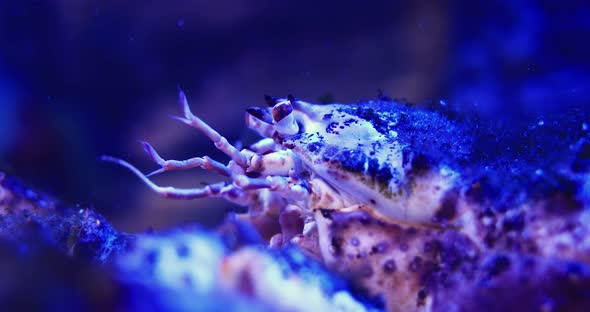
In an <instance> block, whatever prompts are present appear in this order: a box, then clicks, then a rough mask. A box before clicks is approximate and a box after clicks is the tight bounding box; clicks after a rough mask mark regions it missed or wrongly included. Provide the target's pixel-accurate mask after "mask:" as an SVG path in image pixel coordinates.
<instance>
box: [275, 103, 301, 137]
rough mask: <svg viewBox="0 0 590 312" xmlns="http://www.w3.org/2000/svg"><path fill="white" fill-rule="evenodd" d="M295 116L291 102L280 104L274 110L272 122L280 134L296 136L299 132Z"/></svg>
mask: <svg viewBox="0 0 590 312" xmlns="http://www.w3.org/2000/svg"><path fill="white" fill-rule="evenodd" d="M294 115H295V114H293V106H292V105H291V103H290V102H289V101H286V102H281V103H278V104H277V105H275V106H274V107H273V108H272V120H273V122H274V124H275V126H276V130H277V132H278V133H279V134H282V135H294V134H297V133H298V132H299V126H298V125H297V122H296V120H295V116H294Z"/></svg>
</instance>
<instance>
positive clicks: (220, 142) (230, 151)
mask: <svg viewBox="0 0 590 312" xmlns="http://www.w3.org/2000/svg"><path fill="white" fill-rule="evenodd" d="M178 92H179V93H178V101H179V103H180V106H181V108H182V111H183V113H184V118H183V117H178V116H171V118H173V119H176V120H179V121H181V122H183V123H185V124H187V125H189V126H191V127H193V128H197V129H199V130H201V132H203V133H204V134H205V135H206V136H207V137H209V139H211V141H213V143H214V144H215V147H217V149H219V150H220V151H222V152H224V153H225V154H226V155H227V156H229V157H230V158H231V159H232V160H233V161H235V162H236V163H237V164H238V165H240V166H242V167H245V166H246V162H247V159H246V157H244V155H242V154H241V153H240V151H238V149H237V148H235V147H234V146H233V145H231V144H230V143H229V142H228V141H227V139H226V138H224V137H223V136H221V135H220V134H219V132H217V131H215V129H213V128H211V126H209V125H208V124H207V123H205V122H204V121H202V120H201V119H200V118H199V117H197V116H195V115H194V114H193V113H192V112H191V109H190V107H189V105H188V101H187V99H186V96H185V94H184V92H182V90H179V91H178Z"/></svg>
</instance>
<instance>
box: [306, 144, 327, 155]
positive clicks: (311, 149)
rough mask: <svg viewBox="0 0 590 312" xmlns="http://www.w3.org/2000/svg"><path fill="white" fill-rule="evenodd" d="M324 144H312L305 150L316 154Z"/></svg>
mask: <svg viewBox="0 0 590 312" xmlns="http://www.w3.org/2000/svg"><path fill="white" fill-rule="evenodd" d="M323 145H324V144H323V143H321V142H313V143H310V144H308V145H307V150H308V151H309V152H311V153H315V152H317V151H318V150H319V149H321V148H322V146H323Z"/></svg>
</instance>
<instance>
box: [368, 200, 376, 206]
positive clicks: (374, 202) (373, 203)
mask: <svg viewBox="0 0 590 312" xmlns="http://www.w3.org/2000/svg"><path fill="white" fill-rule="evenodd" d="M369 202H370V203H371V204H372V205H375V204H377V202H376V201H375V200H374V199H372V198H371V199H369Z"/></svg>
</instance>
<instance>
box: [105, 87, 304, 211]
mask: <svg viewBox="0 0 590 312" xmlns="http://www.w3.org/2000/svg"><path fill="white" fill-rule="evenodd" d="M179 101H180V105H181V107H182V110H183V113H184V117H175V116H174V117H172V118H174V119H176V120H179V121H182V122H183V123H185V124H187V125H190V126H192V127H194V128H197V129H199V130H201V131H202V132H203V133H204V134H205V135H207V136H208V137H209V138H210V139H211V140H212V141H213V143H214V144H215V146H216V147H217V149H219V150H220V151H222V152H224V153H225V154H226V155H228V156H229V157H230V158H231V159H232V161H230V162H229V164H228V165H224V164H222V163H220V162H218V161H215V160H213V159H211V158H209V157H207V156H204V157H193V158H190V159H186V160H165V159H163V158H162V157H160V155H159V154H158V152H157V151H156V150H155V149H154V148H153V147H152V146H151V145H150V144H149V143H147V142H141V143H142V144H143V147H144V150H145V151H146V153H147V154H148V156H149V157H150V159H151V160H152V161H154V162H155V163H157V164H158V165H160V167H161V168H160V169H158V170H155V171H153V172H152V173H150V174H148V175H144V174H143V173H142V172H141V171H139V170H138V169H137V168H135V167H134V166H133V165H131V164H129V163H128V162H126V161H124V160H121V159H118V158H114V157H110V156H103V157H101V159H102V160H104V161H109V162H113V163H116V164H119V165H121V166H123V167H125V168H127V169H129V170H130V171H131V172H133V173H134V174H135V175H136V176H137V177H139V178H140V179H141V180H142V181H143V182H144V183H145V184H146V185H147V186H149V187H150V188H151V189H152V190H154V191H155V192H156V193H159V194H161V195H163V196H165V197H169V198H178V199H193V198H202V197H223V198H225V199H227V200H229V201H231V202H234V203H237V204H240V205H250V204H252V203H250V202H249V201H250V199H249V196H248V194H249V193H250V192H257V190H259V189H268V190H270V191H272V192H273V193H276V194H280V195H279V196H281V197H284V198H290V199H294V200H298V201H301V200H305V199H307V198H308V197H309V195H310V190H309V188H308V187H307V186H306V185H305V184H304V183H302V181H300V179H299V178H298V177H296V175H295V174H294V167H295V163H294V161H293V155H292V154H291V153H290V152H287V151H276V152H270V150H272V149H273V148H276V146H274V143H273V141H272V139H263V140H262V141H261V142H260V144H258V146H257V147H258V148H260V149H261V150H264V151H265V152H266V153H264V155H260V154H258V153H257V151H256V149H255V150H254V151H251V150H244V151H243V152H240V151H238V149H237V148H235V147H234V146H233V145H231V144H230V143H229V142H228V141H227V139H226V138H224V137H223V136H221V135H220V134H219V133H218V132H217V131H215V130H214V129H213V128H211V126H209V125H208V124H207V123H205V122H204V121H202V120H201V119H200V118H198V117H197V116H195V115H193V113H192V112H191V111H190V108H189V106H188V102H187V100H186V97H185V95H184V93H183V92H182V91H179ZM269 149H270V150H269ZM196 167H201V168H203V169H206V170H211V171H215V172H217V173H219V174H221V175H224V176H228V177H231V179H232V182H231V183H227V182H220V183H214V184H210V185H206V186H204V187H201V188H188V189H181V188H175V187H171V186H166V187H164V186H159V185H157V184H155V183H154V182H152V181H151V180H150V179H149V178H148V177H150V176H152V175H155V174H158V173H162V172H166V171H171V170H179V169H190V168H196ZM246 172H248V173H252V172H255V173H259V174H260V175H262V177H260V178H252V177H248V176H246V175H245V173H246Z"/></svg>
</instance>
